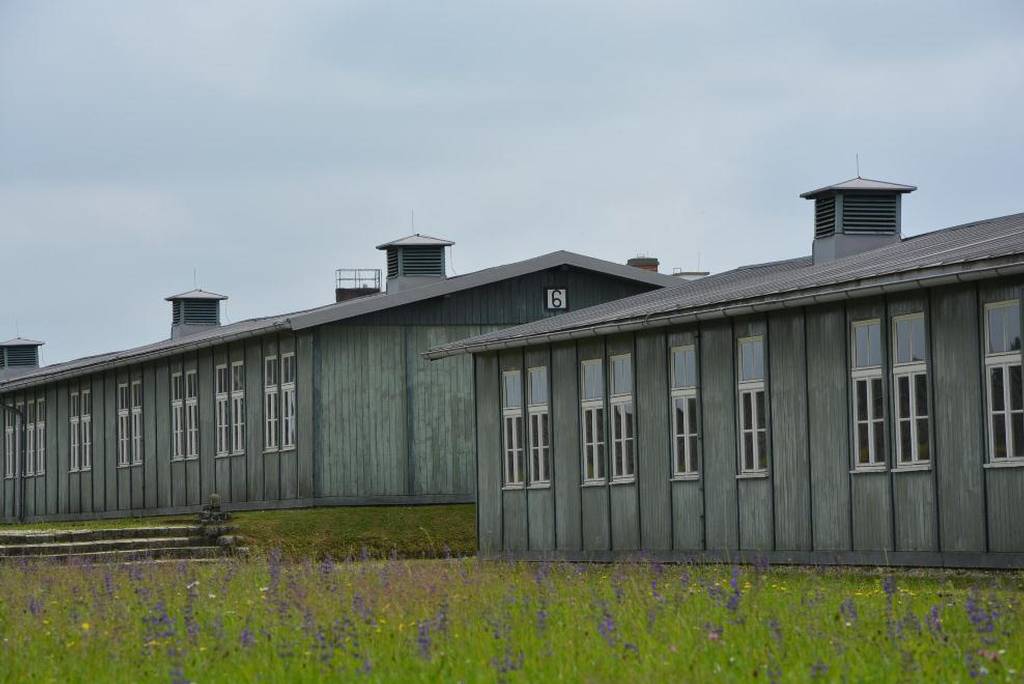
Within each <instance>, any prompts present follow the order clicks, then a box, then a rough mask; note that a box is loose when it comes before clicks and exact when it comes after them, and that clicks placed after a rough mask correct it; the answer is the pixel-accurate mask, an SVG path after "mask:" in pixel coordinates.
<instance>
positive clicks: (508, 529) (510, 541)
mask: <svg viewBox="0 0 1024 684" xmlns="http://www.w3.org/2000/svg"><path fill="white" fill-rule="evenodd" d="M498 362H499V367H500V369H501V372H502V373H504V372H505V371H511V370H518V371H519V372H520V373H522V372H523V352H522V350H521V349H514V350H511V351H507V352H505V351H503V352H501V353H500V354H499V355H498ZM520 377H522V376H521V375H520ZM498 387H499V409H500V391H501V390H500V387H501V384H500V383H499V385H498ZM524 413H525V411H524ZM523 422H524V425H523V428H524V434H525V428H526V426H525V420H524V421H523ZM501 425H502V428H501V429H502V430H504V423H503V422H502V423H501ZM503 434H504V433H503ZM500 453H501V455H502V458H501V459H499V463H503V460H502V459H503V458H504V450H503V449H502V450H501V452H500ZM524 456H525V454H524ZM499 470H500V469H499ZM502 482H504V478H502ZM501 505H502V508H501V519H502V525H503V527H502V536H503V539H504V542H505V550H506V551H526V550H527V549H529V534H530V530H529V518H528V516H527V508H526V489H525V488H523V487H515V488H513V487H502V490H501Z"/></svg>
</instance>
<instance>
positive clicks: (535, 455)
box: [526, 366, 551, 487]
mask: <svg viewBox="0 0 1024 684" xmlns="http://www.w3.org/2000/svg"><path fill="white" fill-rule="evenodd" d="M541 373H543V376H544V378H543V384H544V401H534V396H533V391H532V390H533V382H534V377H535V376H537V375H540V374H541ZM550 393H551V385H550V383H549V381H548V368H547V366H534V367H533V368H527V369H526V395H527V396H526V415H527V421H528V423H529V429H528V430H527V433H528V437H529V440H530V467H529V470H530V486H531V487H549V486H551V412H550V410H549V408H548V406H549V403H548V402H549V401H550V400H551V395H550Z"/></svg>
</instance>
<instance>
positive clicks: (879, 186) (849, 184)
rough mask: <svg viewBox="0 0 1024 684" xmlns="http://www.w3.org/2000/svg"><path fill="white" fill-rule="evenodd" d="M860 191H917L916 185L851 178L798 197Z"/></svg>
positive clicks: (858, 177) (803, 193) (809, 197)
mask: <svg viewBox="0 0 1024 684" xmlns="http://www.w3.org/2000/svg"><path fill="white" fill-rule="evenodd" d="M837 190H839V191H846V192H850V191H861V192H913V191H914V190H917V186H916V185H903V184H901V183H890V182H889V181H880V180H872V179H870V178H861V177H860V176H857V177H856V178H851V179H850V180H848V181H843V182H842V183H835V184H833V185H826V186H825V187H823V188H818V189H817V190H808V191H807V192H802V193H800V196H801V197H803V198H804V199H812V198H814V197H817V196H818V195H824V194H826V193H830V192H835V191H837Z"/></svg>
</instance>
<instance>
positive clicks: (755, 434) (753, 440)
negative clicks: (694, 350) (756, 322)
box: [736, 335, 771, 476]
mask: <svg viewBox="0 0 1024 684" xmlns="http://www.w3.org/2000/svg"><path fill="white" fill-rule="evenodd" d="M754 342H760V344H761V377H760V378H749V379H744V378H743V346H744V345H745V344H750V343H754ZM767 361H768V357H767V354H765V344H764V336H763V335H751V336H749V337H741V338H739V339H737V340H736V377H737V378H738V382H737V383H736V390H737V395H738V397H737V408H738V410H739V416H737V418H738V420H739V426H740V432H739V438H740V448H739V455H740V463H739V466H740V468H739V470H740V475H741V476H763V475H765V474H767V473H768V452H770V450H771V448H770V447H769V446H768V437H769V436H768V425H767V423H768V394H767V392H766V391H765V378H764V376H765V374H766V373H767V368H766V367H767ZM758 397H760V400H761V405H763V406H764V422H765V424H764V425H762V424H761V420H760V417H759V416H758V415H757V407H758ZM747 400H749V402H750V424H749V425H747V423H746V415H745V412H744V410H743V409H744V401H747ZM762 434H763V435H764V449H763V450H762V447H761V440H760V436H761V435H762ZM748 435H749V436H750V448H749V456H750V459H749V460H750V462H751V464H752V466H751V467H748V466H747V460H748V459H747V456H748V447H747V440H746V437H747V436H748Z"/></svg>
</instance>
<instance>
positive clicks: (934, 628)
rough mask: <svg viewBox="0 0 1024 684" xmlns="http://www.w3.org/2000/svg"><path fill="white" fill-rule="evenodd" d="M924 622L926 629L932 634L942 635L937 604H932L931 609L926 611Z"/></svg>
mask: <svg viewBox="0 0 1024 684" xmlns="http://www.w3.org/2000/svg"><path fill="white" fill-rule="evenodd" d="M925 622H927V623H928V629H929V630H930V631H931V633H932V635H933V636H936V637H940V636H942V617H941V616H940V615H939V607H938V605H934V606H932V609H931V610H930V611H928V617H926V618H925Z"/></svg>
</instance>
